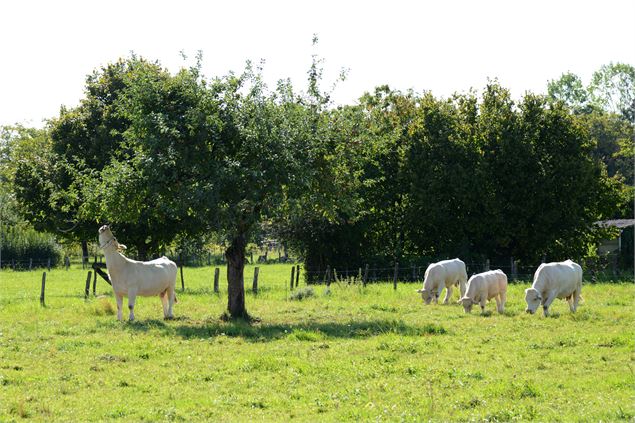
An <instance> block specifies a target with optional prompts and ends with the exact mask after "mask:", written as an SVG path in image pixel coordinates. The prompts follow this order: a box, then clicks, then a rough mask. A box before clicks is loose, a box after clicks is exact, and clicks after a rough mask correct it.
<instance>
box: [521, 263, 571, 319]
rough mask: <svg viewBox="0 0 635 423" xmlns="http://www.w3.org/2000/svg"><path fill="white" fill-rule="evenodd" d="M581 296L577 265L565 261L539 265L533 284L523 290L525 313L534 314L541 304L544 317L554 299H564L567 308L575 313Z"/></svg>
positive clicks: (547, 313)
mask: <svg viewBox="0 0 635 423" xmlns="http://www.w3.org/2000/svg"><path fill="white" fill-rule="evenodd" d="M581 294H582V268H581V267H580V265H579V264H577V263H574V262H572V261H571V260H566V261H563V262H556V263H543V264H541V265H540V266H539V267H538V269H537V270H536V273H535V274H534V283H533V284H532V285H531V288H527V289H526V290H525V301H526V302H527V309H526V310H525V311H526V312H527V313H531V314H534V313H535V312H536V309H537V308H538V306H539V305H540V304H541V303H542V308H543V311H544V313H545V316H548V315H549V306H550V305H551V303H552V302H553V300H555V299H556V298H566V300H567V301H568V302H569V308H570V309H571V311H572V312H575V311H576V309H577V307H578V301H579V300H580V295H581Z"/></svg>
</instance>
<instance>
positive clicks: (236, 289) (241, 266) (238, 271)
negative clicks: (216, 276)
mask: <svg viewBox="0 0 635 423" xmlns="http://www.w3.org/2000/svg"><path fill="white" fill-rule="evenodd" d="M246 246H247V241H246V238H245V235H244V234H240V235H238V236H236V237H234V239H232V242H231V245H230V246H229V248H227V251H226V252H225V257H226V258H227V297H228V300H227V311H229V314H230V316H231V317H232V318H234V319H235V318H248V317H249V315H248V314H247V309H246V308H245V279H244V270H245V247H246Z"/></svg>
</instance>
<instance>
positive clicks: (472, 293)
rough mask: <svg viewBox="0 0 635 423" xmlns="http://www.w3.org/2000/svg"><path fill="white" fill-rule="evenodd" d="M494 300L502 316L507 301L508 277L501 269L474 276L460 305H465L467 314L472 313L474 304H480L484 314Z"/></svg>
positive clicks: (468, 283)
mask: <svg viewBox="0 0 635 423" xmlns="http://www.w3.org/2000/svg"><path fill="white" fill-rule="evenodd" d="M492 298H494V299H496V310H498V312H499V313H501V314H502V313H503V312H504V311H505V301H506V300H507V275H505V273H503V271H502V270H500V269H498V270H490V271H488V272H483V273H478V274H476V275H473V276H472V277H471V278H470V280H469V281H467V291H466V292H465V295H464V296H463V297H462V298H461V299H460V300H459V303H461V304H463V308H464V309H465V312H466V313H470V312H471V311H472V305H473V304H480V305H481V313H483V312H485V304H487V301H488V300H491V299H492Z"/></svg>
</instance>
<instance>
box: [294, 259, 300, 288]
mask: <svg viewBox="0 0 635 423" xmlns="http://www.w3.org/2000/svg"><path fill="white" fill-rule="evenodd" d="M298 285H300V265H299V264H298V266H297V269H296V272H295V287H296V288H297V287H298Z"/></svg>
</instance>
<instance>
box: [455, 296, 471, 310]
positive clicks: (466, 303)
mask: <svg viewBox="0 0 635 423" xmlns="http://www.w3.org/2000/svg"><path fill="white" fill-rule="evenodd" d="M458 302H459V303H460V304H463V310H464V311H465V312H466V313H471V312H472V306H473V305H474V300H472V299H471V298H469V297H463V298H461V299H460V300H459V301H458Z"/></svg>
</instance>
